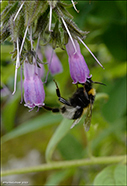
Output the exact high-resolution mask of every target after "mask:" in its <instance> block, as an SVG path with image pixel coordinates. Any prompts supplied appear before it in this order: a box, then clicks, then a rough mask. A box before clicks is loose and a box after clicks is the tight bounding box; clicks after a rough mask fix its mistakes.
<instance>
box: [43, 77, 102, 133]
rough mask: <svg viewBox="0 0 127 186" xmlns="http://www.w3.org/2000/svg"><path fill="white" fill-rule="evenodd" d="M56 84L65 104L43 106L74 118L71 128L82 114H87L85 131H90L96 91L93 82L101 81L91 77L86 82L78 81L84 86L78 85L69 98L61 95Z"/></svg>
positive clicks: (59, 96) (58, 94)
mask: <svg viewBox="0 0 127 186" xmlns="http://www.w3.org/2000/svg"><path fill="white" fill-rule="evenodd" d="M54 82H55V84H56V94H57V96H58V100H59V101H60V102H61V103H62V104H63V105H62V107H61V108H51V107H48V106H46V105H44V106H43V107H44V108H45V109H46V110H51V111H52V112H60V113H61V114H62V115H63V116H64V117H65V118H68V119H72V120H74V122H73V124H72V126H71V128H73V127H74V126H75V125H76V124H77V123H79V121H80V120H81V118H82V116H83V115H84V114H86V118H85V122H84V128H85V131H88V130H89V128H90V124H91V117H92V105H93V103H94V99H95V95H96V91H95V89H94V88H92V84H93V83H96V84H102V85H105V84H103V83H100V82H93V81H92V80H91V78H87V80H86V82H85V83H78V84H81V85H82V87H78V88H77V90H76V92H75V93H74V94H73V95H72V97H71V98H69V100H66V99H64V98H63V97H61V94H60V89H59V87H58V85H57V83H56V81H55V80H54Z"/></svg>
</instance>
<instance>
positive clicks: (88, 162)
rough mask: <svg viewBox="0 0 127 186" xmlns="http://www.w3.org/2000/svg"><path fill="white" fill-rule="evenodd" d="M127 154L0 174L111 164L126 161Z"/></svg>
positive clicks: (48, 164) (61, 162)
mask: <svg viewBox="0 0 127 186" xmlns="http://www.w3.org/2000/svg"><path fill="white" fill-rule="evenodd" d="M126 159H127V156H125V155H122V156H111V157H92V158H91V159H80V160H71V161H59V162H52V163H47V164H46V163H45V164H42V165H38V166H34V167H28V168H23V169H15V170H8V171H3V172H2V176H7V175H13V174H25V173H32V172H41V171H46V170H53V169H66V168H72V167H79V166H85V165H97V164H98V165H99V164H100V165H101V164H103V165H105V164H113V163H120V162H121V163H126Z"/></svg>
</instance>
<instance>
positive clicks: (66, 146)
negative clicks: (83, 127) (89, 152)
mask: <svg viewBox="0 0 127 186" xmlns="http://www.w3.org/2000/svg"><path fill="white" fill-rule="evenodd" d="M58 150H59V151H60V153H61V155H62V156H63V158H64V159H67V160H69V159H70V160H72V159H81V158H83V157H84V147H83V145H81V143H80V142H79V141H78V140H77V138H76V137H74V136H72V135H71V134H67V135H66V136H65V137H64V138H63V139H62V140H61V141H60V143H59V144H58Z"/></svg>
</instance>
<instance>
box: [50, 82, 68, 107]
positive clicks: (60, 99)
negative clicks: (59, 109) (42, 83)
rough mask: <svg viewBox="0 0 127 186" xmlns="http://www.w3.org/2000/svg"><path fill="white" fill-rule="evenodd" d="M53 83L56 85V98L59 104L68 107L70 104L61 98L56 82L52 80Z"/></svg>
mask: <svg viewBox="0 0 127 186" xmlns="http://www.w3.org/2000/svg"><path fill="white" fill-rule="evenodd" d="M53 81H54V82H55V84H56V94H57V96H58V98H59V99H58V100H59V101H60V102H61V103H63V104H65V105H68V106H70V103H69V102H68V101H67V100H66V99H64V98H62V97H61V94H60V89H59V87H58V85H57V83H56V81H55V80H54V79H53Z"/></svg>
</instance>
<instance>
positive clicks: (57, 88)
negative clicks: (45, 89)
mask: <svg viewBox="0 0 127 186" xmlns="http://www.w3.org/2000/svg"><path fill="white" fill-rule="evenodd" d="M53 81H54V82H55V84H56V94H57V96H58V97H61V94H60V89H59V87H58V85H57V83H56V81H55V80H54V79H53Z"/></svg>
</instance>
